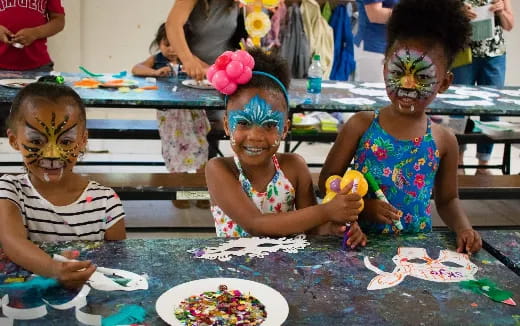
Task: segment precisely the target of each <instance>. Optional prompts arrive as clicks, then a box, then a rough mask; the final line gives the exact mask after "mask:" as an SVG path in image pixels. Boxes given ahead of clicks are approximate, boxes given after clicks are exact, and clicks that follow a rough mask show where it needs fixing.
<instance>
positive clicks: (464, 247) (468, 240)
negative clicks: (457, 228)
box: [457, 229, 482, 254]
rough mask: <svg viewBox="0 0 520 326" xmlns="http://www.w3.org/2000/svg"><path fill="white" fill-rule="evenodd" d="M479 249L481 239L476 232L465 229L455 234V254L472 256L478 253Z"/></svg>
mask: <svg viewBox="0 0 520 326" xmlns="http://www.w3.org/2000/svg"><path fill="white" fill-rule="evenodd" d="M480 248H482V239H481V238H480V234H479V233H478V232H477V231H475V230H473V229H467V230H464V231H461V232H457V252H466V253H468V254H472V253H475V252H478V251H479V250H480Z"/></svg>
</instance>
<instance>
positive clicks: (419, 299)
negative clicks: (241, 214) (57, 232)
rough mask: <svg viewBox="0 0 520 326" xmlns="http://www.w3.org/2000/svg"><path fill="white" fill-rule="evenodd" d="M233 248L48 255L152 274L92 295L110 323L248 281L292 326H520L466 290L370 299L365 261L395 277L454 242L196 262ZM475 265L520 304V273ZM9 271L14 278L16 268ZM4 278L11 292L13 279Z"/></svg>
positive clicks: (50, 318)
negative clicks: (276, 299)
mask: <svg viewBox="0 0 520 326" xmlns="http://www.w3.org/2000/svg"><path fill="white" fill-rule="evenodd" d="M225 241H226V239H223V238H209V239H165V240H126V241H122V242H108V243H105V244H101V243H98V244H97V245H96V243H94V244H93V243H76V244H73V243H63V244H60V245H50V246H49V245H47V246H46V248H45V249H46V250H47V251H49V252H59V251H61V250H63V249H66V248H74V249H79V250H80V251H81V258H82V259H91V260H92V261H93V262H94V263H96V264H97V265H98V266H104V267H113V268H121V269H127V270H130V271H133V272H136V273H138V274H143V273H146V274H148V275H149V285H150V288H149V290H146V291H136V292H108V293H107V292H100V291H96V290H93V291H91V293H90V294H89V296H88V297H87V300H88V307H89V308H84V310H85V309H90V310H89V312H90V313H97V314H103V315H105V316H106V315H110V314H112V313H114V312H115V311H116V310H117V307H118V305H120V304H137V305H140V306H142V307H144V308H145V309H146V310H147V313H148V315H147V318H146V323H147V324H151V325H163V322H162V321H161V320H160V318H159V316H158V315H157V314H156V312H155V308H154V307H155V302H156V300H157V298H158V297H159V296H160V295H161V294H162V293H163V292H165V291H166V290H168V289H170V288H171V287H173V286H176V285H178V284H181V283H184V282H188V281H191V280H196V279H201V278H209V277H234V278H242V279H248V280H253V281H257V282H261V283H264V284H266V285H268V286H270V287H272V288H274V289H276V290H278V291H279V292H280V293H281V294H282V295H283V296H284V297H285V298H286V300H287V301H288V303H289V307H290V312H289V317H288V319H287V322H286V323H285V324H284V325H419V324H422V325H468V324H472V325H477V324H486V325H489V324H496V325H515V319H514V318H516V317H514V315H518V307H511V306H508V305H505V304H502V303H496V302H493V301H491V300H490V299H488V298H487V297H485V296H483V295H478V294H474V293H472V292H469V291H467V290H462V289H460V288H459V286H458V284H457V283H435V282H428V281H424V280H420V279H417V278H413V277H410V276H408V277H406V279H405V280H404V281H403V282H402V283H401V284H399V285H397V286H396V287H392V288H388V289H384V290H375V291H368V290H367V285H368V284H369V282H370V280H371V279H372V278H373V277H374V276H376V274H375V273H374V272H372V271H370V270H368V269H367V268H366V267H365V266H364V264H363V258H364V257H365V256H369V257H370V259H371V262H372V263H373V264H374V265H375V266H378V267H379V268H380V269H382V270H384V271H392V270H393V268H394V263H393V262H392V257H393V256H394V255H395V254H396V252H397V248H398V247H423V248H426V249H427V251H428V253H429V255H430V256H431V257H432V258H436V257H437V256H438V253H439V250H441V249H451V250H453V249H454V244H455V240H454V238H453V235H452V234H451V233H445V232H433V233H430V234H425V235H408V236H399V237H393V236H392V237H388V236H373V237H371V241H370V243H369V246H368V247H366V248H364V249H362V250H360V251H357V250H349V251H346V252H345V251H342V250H340V244H339V243H340V240H339V239H338V238H329V237H326V238H311V239H310V241H311V245H310V246H308V247H306V248H305V249H303V250H300V251H299V252H298V253H284V252H276V253H271V254H269V255H268V256H266V257H265V258H248V257H233V258H232V259H231V260H230V261H228V262H221V261H218V260H216V261H213V260H204V259H196V258H194V256H193V254H191V253H188V252H187V250H190V249H193V248H204V247H207V246H218V245H219V244H222V243H223V242H225ZM471 260H472V262H473V263H474V264H476V265H477V266H478V268H479V271H478V272H477V274H476V277H477V278H484V277H486V278H489V279H491V280H493V281H495V282H496V283H498V284H499V285H500V286H501V287H502V288H503V289H506V290H509V291H511V292H513V293H514V295H513V297H514V298H515V300H516V301H517V302H519V301H520V278H519V277H518V276H517V275H516V274H515V273H514V272H512V271H511V270H509V269H508V268H507V267H506V266H504V265H503V264H502V263H501V262H499V261H498V260H497V259H496V258H494V257H493V256H491V255H490V254H489V253H488V252H487V251H485V250H482V251H481V252H480V253H478V254H476V255H474V256H472V258H471ZM3 267H4V270H5V269H6V268H10V267H12V266H9V264H7V265H6V264H4V265H3ZM19 273H20V272H19V271H18V274H19ZM13 274H16V273H13ZM13 274H12V275H13ZM1 275H2V276H0V281H2V282H3V278H2V277H4V278H5V274H1ZM19 304H23V303H22V302H19ZM172 310H173V307H172ZM29 324H30V325H56V324H61V325H75V324H76V321H75V319H74V316H73V313H71V312H69V311H54V310H52V309H50V311H49V314H48V315H47V317H46V318H45V319H42V320H37V321H33V322H32V323H30V322H22V321H17V322H16V323H15V325H29Z"/></svg>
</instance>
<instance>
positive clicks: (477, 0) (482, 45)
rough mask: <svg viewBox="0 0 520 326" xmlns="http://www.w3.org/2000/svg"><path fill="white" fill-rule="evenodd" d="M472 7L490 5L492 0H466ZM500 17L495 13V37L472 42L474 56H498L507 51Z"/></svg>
mask: <svg viewBox="0 0 520 326" xmlns="http://www.w3.org/2000/svg"><path fill="white" fill-rule="evenodd" d="M466 1H467V2H468V3H469V4H470V5H471V6H472V7H481V6H485V5H488V4H489V3H490V2H491V1H488V0H466ZM498 19H500V18H499V17H498V15H495V30H494V34H493V37H491V38H488V39H486V40H482V41H472V42H471V54H472V55H473V56H474V57H478V58H485V57H497V56H499V55H503V54H504V53H506V44H505V41H504V31H503V30H502V26H500V22H499V21H498Z"/></svg>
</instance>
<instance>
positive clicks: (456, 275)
mask: <svg viewBox="0 0 520 326" xmlns="http://www.w3.org/2000/svg"><path fill="white" fill-rule="evenodd" d="M392 261H393V262H394V264H395V265H396V267H395V268H394V270H393V272H392V273H388V272H384V271H382V270H380V269H379V268H377V267H375V266H374V265H372V263H371V262H370V260H369V258H368V257H365V259H364V262H365V266H366V267H367V268H368V269H370V270H371V271H373V272H375V273H377V274H378V275H377V276H376V277H374V278H373V279H372V281H370V284H368V287H367V289H368V290H380V289H386V288H389V287H392V286H396V285H398V284H399V283H401V282H402V281H403V280H404V278H405V277H406V276H413V277H417V278H420V279H423V280H426V281H433V282H460V281H467V280H472V279H473V278H474V277H473V276H474V275H475V273H476V272H477V270H478V268H477V266H476V265H475V264H473V263H472V262H471V261H470V260H469V257H468V255H466V254H461V253H457V252H454V251H450V250H441V251H440V253H439V258H437V259H432V258H430V256H429V255H428V253H427V252H426V249H424V248H405V247H401V248H399V249H398V250H397V255H396V256H394V258H392Z"/></svg>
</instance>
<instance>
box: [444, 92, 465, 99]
mask: <svg viewBox="0 0 520 326" xmlns="http://www.w3.org/2000/svg"><path fill="white" fill-rule="evenodd" d="M437 98H451V99H454V100H465V99H468V98H469V96H468V95H460V94H453V93H448V94H446V93H444V94H443V93H439V94H437Z"/></svg>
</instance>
